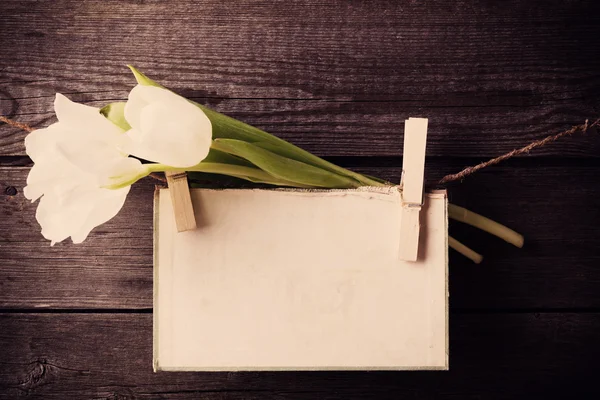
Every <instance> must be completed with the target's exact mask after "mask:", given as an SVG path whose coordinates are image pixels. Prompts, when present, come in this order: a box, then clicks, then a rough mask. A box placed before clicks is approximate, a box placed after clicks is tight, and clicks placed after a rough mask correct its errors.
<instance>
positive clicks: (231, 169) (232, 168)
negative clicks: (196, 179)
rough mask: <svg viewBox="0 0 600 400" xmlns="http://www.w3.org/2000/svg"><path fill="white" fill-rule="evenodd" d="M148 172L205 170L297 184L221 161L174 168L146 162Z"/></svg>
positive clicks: (246, 177)
mask: <svg viewBox="0 0 600 400" xmlns="http://www.w3.org/2000/svg"><path fill="white" fill-rule="evenodd" d="M146 165H147V167H146V169H147V171H148V173H151V172H165V171H184V172H191V171H194V172H205V173H211V174H220V175H228V176H234V177H236V178H241V179H247V180H250V181H253V182H260V183H267V184H271V185H279V186H298V184H297V183H294V182H289V181H286V180H284V179H277V178H275V177H274V176H272V175H271V174H268V173H267V172H265V171H263V170H261V169H258V168H252V167H246V166H243V165H233V164H223V163H211V162H201V163H200V164H198V165H194V166H193V167H186V168H174V167H170V166H168V165H164V164H146Z"/></svg>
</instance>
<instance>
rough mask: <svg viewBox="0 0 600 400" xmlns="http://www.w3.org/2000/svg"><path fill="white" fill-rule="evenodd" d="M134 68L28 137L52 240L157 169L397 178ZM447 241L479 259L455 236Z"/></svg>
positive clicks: (99, 214) (260, 177)
mask: <svg viewBox="0 0 600 400" xmlns="http://www.w3.org/2000/svg"><path fill="white" fill-rule="evenodd" d="M130 68H131V70H132V71H133V73H134V75H135V77H136V80H137V82H138V85H137V86H135V87H134V88H133V90H131V92H130V93H129V96H128V100H127V102H122V103H112V104H109V105H107V106H105V107H104V108H102V109H97V108H94V107H89V106H86V105H82V104H78V103H74V102H72V101H70V100H69V99H67V98H66V97H65V96H63V95H61V94H57V95H56V99H55V102H54V109H55V112H56V116H57V118H58V122H56V123H54V124H52V125H50V126H49V127H47V128H44V129H39V130H35V131H33V132H32V133H30V134H29V135H28V136H27V137H26V139H25V147H26V150H27V154H28V155H29V156H30V157H31V159H32V160H33V161H34V166H33V168H32V169H31V172H30V173H29V176H28V177H27V186H26V188H25V196H26V197H27V198H28V199H30V200H32V201H35V200H37V199H40V202H39V205H38V208H37V212H36V218H37V220H38V222H39V223H40V225H41V227H42V235H43V236H44V237H45V238H46V239H48V240H50V241H51V243H52V244H54V243H56V242H61V241H63V240H65V239H66V238H68V237H71V239H72V241H73V243H81V242H82V241H84V240H85V239H86V237H87V236H88V235H89V233H90V232H91V230H92V229H93V228H94V227H96V226H98V225H101V224H103V223H104V222H106V221H108V220H109V219H111V218H112V217H114V216H115V215H116V214H117V213H118V212H119V210H120V209H121V207H122V206H123V204H124V202H125V198H126V197H127V194H128V193H129V189H130V188H131V185H132V184H133V183H135V182H136V181H138V180H139V179H141V178H143V177H145V176H147V175H149V174H150V173H152V172H161V171H197V172H205V173H215V174H222V175H229V176H233V177H236V178H242V179H246V180H249V181H252V182H257V183H264V184H271V185H275V186H289V187H300V188H356V187H360V186H384V185H390V183H388V182H385V181H382V180H379V179H376V178H371V177H367V176H364V175H361V174H358V173H355V172H352V171H349V170H347V169H345V168H341V167H338V166H337V165H334V164H331V163H329V162H327V161H325V160H323V159H321V158H319V157H316V156H314V155H312V154H310V153H309V152H307V151H304V150H302V149H300V148H298V147H296V146H294V145H292V144H291V143H288V142H286V141H284V140H282V139H279V138H277V137H275V136H273V135H270V134H268V133H266V132H264V131H262V130H260V129H257V128H255V127H252V126H250V125H247V124H245V123H243V122H240V121H237V120H235V119H233V118H230V117H227V116H225V115H223V114H220V113H217V112H215V111H213V110H210V109H208V108H206V107H204V106H202V105H200V104H197V103H194V102H192V101H189V100H187V99H185V98H183V97H181V96H179V95H177V94H175V93H173V92H171V91H169V90H167V89H165V88H163V87H162V86H160V85H159V84H157V83H156V82H154V81H152V80H150V79H149V78H148V77H146V76H145V75H143V74H142V73H140V72H139V71H137V70H136V69H135V68H133V67H130ZM131 156H133V157H131ZM140 160H144V161H146V163H142V162H141V161H140ZM450 216H451V217H453V216H454V217H456V218H457V219H462V220H463V222H467V223H471V224H474V225H476V226H479V227H481V228H482V229H485V230H488V231H491V232H492V233H494V234H497V235H500V236H501V237H503V238H504V239H505V240H507V241H509V242H512V243H514V244H516V245H522V237H521V236H520V235H518V234H516V233H515V232H512V231H510V230H508V229H507V228H505V227H503V226H501V225H499V224H496V223H494V222H492V221H489V220H487V219H486V218H484V217H481V216H478V215H476V214H473V213H468V212H467V211H466V210H463V209H458V208H456V207H454V208H451V209H450ZM450 245H451V246H452V247H454V248H456V249H457V250H459V251H461V253H463V254H465V255H467V256H468V257H470V258H472V259H473V260H475V261H477V260H479V258H478V255H477V254H476V253H473V252H470V250H469V249H468V248H466V247H464V246H463V245H462V244H460V243H458V242H456V241H455V240H451V241H450Z"/></svg>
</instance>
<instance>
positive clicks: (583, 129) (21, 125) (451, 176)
mask: <svg viewBox="0 0 600 400" xmlns="http://www.w3.org/2000/svg"><path fill="white" fill-rule="evenodd" d="M0 121H2V122H4V123H5V124H7V125H10V126H13V127H15V128H18V129H21V130H23V131H26V132H32V131H34V130H35V129H34V128H32V127H31V126H29V125H27V124H24V123H21V122H17V121H13V120H12V119H8V118H6V117H4V116H2V115H0ZM588 122H589V121H588V120H587V119H586V120H585V123H584V124H581V125H575V126H572V127H571V128H570V129H567V130H566V131H562V132H559V133H556V134H554V135H550V136H547V137H545V138H543V139H540V140H536V141H534V142H531V143H529V144H528V145H527V146H524V147H521V148H520V149H515V150H512V151H509V152H508V153H506V154H502V155H501V156H499V157H496V158H492V159H491V160H488V161H484V162H482V163H479V164H477V165H473V166H471V167H466V168H465V169H463V170H462V171H460V172H457V173H456V174H449V175H446V176H444V177H443V178H442V179H441V180H440V181H439V182H438V184H440V185H443V184H445V183H449V182H454V181H457V180H460V179H464V178H466V177H467V176H469V175H472V174H474V173H475V172H477V171H479V170H481V169H483V168H487V167H489V166H492V165H496V164H498V163H500V162H502V161H505V160H508V159H509V158H512V157H515V156H518V155H521V154H526V153H529V152H530V151H531V150H533V149H536V148H538V147H542V146H545V145H547V144H548V143H551V142H554V141H555V140H558V139H560V138H562V137H564V136H571V135H573V134H574V133H575V132H578V131H581V132H583V133H587V131H588V130H589V129H591V128H593V127H595V126H598V124H600V118H599V119H597V120H595V121H594V122H593V123H591V124H589V123H588ZM150 176H152V177H153V178H154V179H157V180H160V181H162V182H164V181H166V180H165V179H164V178H163V177H161V176H159V175H157V174H154V173H153V174H150Z"/></svg>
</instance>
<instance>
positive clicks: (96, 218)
mask: <svg viewBox="0 0 600 400" xmlns="http://www.w3.org/2000/svg"><path fill="white" fill-rule="evenodd" d="M130 188H131V186H127V187H124V188H121V189H117V190H109V189H100V190H99V191H94V198H93V202H92V203H91V204H93V208H92V211H91V212H90V213H89V214H88V217H87V218H86V219H85V221H83V223H82V224H81V227H80V228H79V229H78V230H77V231H76V232H75V233H73V234H72V235H71V240H72V241H73V243H75V244H77V243H81V242H83V241H84V240H85V239H86V238H87V236H88V235H89V234H90V232H91V231H92V229H94V228H95V227H97V226H100V225H102V224H103V223H105V222H107V221H108V220H110V219H111V218H113V217H114V216H115V215H117V214H118V213H119V211H120V210H121V208H122V207H123V204H124V203H125V199H126V198H127V194H128V193H129V189H130Z"/></svg>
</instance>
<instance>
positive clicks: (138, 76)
mask: <svg viewBox="0 0 600 400" xmlns="http://www.w3.org/2000/svg"><path fill="white" fill-rule="evenodd" d="M127 67H129V69H130V70H131V72H133V76H135V80H136V81H137V83H139V84H140V85H144V86H156V87H160V88H162V86H161V85H159V84H158V83H156V82H154V81H153V80H152V79H150V78H148V77H147V76H146V75H144V74H143V73H141V72H140V71H139V70H138V69H137V68H136V67H134V66H133V65H128V66H127Z"/></svg>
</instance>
